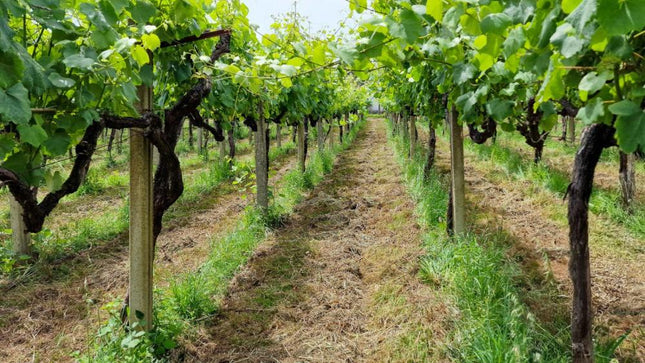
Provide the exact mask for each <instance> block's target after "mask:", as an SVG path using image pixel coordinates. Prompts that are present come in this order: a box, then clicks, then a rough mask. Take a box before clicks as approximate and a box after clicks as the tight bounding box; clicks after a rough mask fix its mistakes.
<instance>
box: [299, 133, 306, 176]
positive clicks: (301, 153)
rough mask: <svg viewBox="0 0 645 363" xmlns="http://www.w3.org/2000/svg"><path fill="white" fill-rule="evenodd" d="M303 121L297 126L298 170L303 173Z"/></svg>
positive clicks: (304, 156)
mask: <svg viewBox="0 0 645 363" xmlns="http://www.w3.org/2000/svg"><path fill="white" fill-rule="evenodd" d="M303 122H305V121H301V122H300V123H299V124H298V168H299V169H300V171H301V172H303V173H304V172H305V158H306V155H305V125H304V124H303Z"/></svg>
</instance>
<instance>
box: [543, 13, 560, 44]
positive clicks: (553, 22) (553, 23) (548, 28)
mask: <svg viewBox="0 0 645 363" xmlns="http://www.w3.org/2000/svg"><path fill="white" fill-rule="evenodd" d="M558 15H560V8H559V7H558V6H556V7H555V8H554V9H553V10H551V12H549V15H547V16H546V18H545V19H544V22H543V23H542V27H541V28H542V30H541V31H540V37H539V38H538V42H537V47H538V48H544V47H546V46H547V45H548V44H549V39H551V35H553V33H554V32H555V29H556V27H557V19H558Z"/></svg>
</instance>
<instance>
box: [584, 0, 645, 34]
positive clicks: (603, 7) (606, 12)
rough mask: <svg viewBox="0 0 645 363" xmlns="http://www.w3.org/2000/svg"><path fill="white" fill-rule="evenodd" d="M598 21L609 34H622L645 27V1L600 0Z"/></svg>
mask: <svg viewBox="0 0 645 363" xmlns="http://www.w3.org/2000/svg"><path fill="white" fill-rule="evenodd" d="M596 16H597V18H598V23H600V26H601V27H603V28H604V29H605V30H607V34H608V35H621V34H626V33H629V32H630V31H633V30H636V31H639V30H642V28H643V27H645V1H643V0H598V12H597V15H596Z"/></svg>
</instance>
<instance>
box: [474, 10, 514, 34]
mask: <svg viewBox="0 0 645 363" xmlns="http://www.w3.org/2000/svg"><path fill="white" fill-rule="evenodd" d="M511 22H512V19H511V17H510V16H508V15H506V14H504V13H496V14H489V15H487V16H486V17H485V18H484V19H482V21H481V24H480V25H479V26H480V27H481V30H482V33H484V34H491V33H492V34H497V35H502V34H503V33H504V31H505V30H506V28H508V26H509V25H511Z"/></svg>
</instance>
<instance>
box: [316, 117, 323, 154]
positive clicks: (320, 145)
mask: <svg viewBox="0 0 645 363" xmlns="http://www.w3.org/2000/svg"><path fill="white" fill-rule="evenodd" d="M324 133H325V129H324V128H323V120H322V119H320V120H318V122H316V135H317V136H318V151H319V152H320V151H323V149H324V148H325V134H324Z"/></svg>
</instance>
